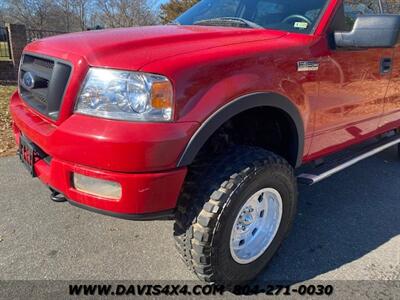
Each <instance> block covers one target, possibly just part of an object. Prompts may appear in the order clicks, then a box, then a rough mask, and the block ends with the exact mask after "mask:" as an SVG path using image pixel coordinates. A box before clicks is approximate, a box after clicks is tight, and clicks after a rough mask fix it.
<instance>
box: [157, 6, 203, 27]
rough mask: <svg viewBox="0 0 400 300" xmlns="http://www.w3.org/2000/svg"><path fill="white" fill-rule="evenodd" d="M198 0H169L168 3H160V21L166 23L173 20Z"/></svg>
mask: <svg viewBox="0 0 400 300" xmlns="http://www.w3.org/2000/svg"><path fill="white" fill-rule="evenodd" d="M199 1H200V0H171V1H169V2H168V3H165V4H162V5H161V7H160V19H161V22H162V23H164V24H166V23H169V22H171V21H173V20H175V19H176V18H177V17H179V16H180V15H181V14H182V13H183V12H185V11H187V10H188V9H189V8H191V7H192V6H193V5H195V4H196V3H197V2H199Z"/></svg>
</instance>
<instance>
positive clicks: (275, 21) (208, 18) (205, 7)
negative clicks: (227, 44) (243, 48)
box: [176, 0, 329, 33]
mask: <svg viewBox="0 0 400 300" xmlns="http://www.w3.org/2000/svg"><path fill="white" fill-rule="evenodd" d="M328 1H329V0H306V1H299V0H202V1H200V2H199V3H197V4H196V5H195V6H193V7H192V8H191V9H189V10H188V11H186V12H185V13H184V14H182V15H181V16H180V17H179V18H177V19H176V23H177V24H181V25H198V26H232V27H243V28H269V29H278V30H285V31H290V32H300V33H311V32H312V31H313V28H314V27H315V26H316V25H317V22H318V19H319V17H320V15H321V13H322V12H323V10H324V8H325V6H326V4H327V2H328Z"/></svg>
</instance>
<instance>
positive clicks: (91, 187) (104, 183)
mask: <svg viewBox="0 0 400 300" xmlns="http://www.w3.org/2000/svg"><path fill="white" fill-rule="evenodd" d="M73 182H74V187H75V189H77V190H78V191H80V192H83V193H87V194H91V195H94V196H99V197H103V198H109V199H116V200H117V199H121V195H122V188H121V185H120V184H119V183H118V182H114V181H109V180H104V179H98V178H93V177H88V176H84V175H81V174H77V173H74V174H73Z"/></svg>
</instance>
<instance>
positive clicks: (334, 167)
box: [297, 134, 400, 185]
mask: <svg viewBox="0 0 400 300" xmlns="http://www.w3.org/2000/svg"><path fill="white" fill-rule="evenodd" d="M397 144H400V135H399V134H396V135H394V136H391V137H389V138H385V139H383V140H381V141H380V142H378V143H375V144H373V145H370V146H367V147H365V148H364V149H362V150H361V151H358V152H357V153H355V154H354V155H352V156H350V157H347V158H344V159H341V160H338V161H335V162H333V163H330V164H328V165H322V166H321V167H318V168H316V169H314V170H312V171H313V172H312V173H313V174H308V173H303V174H300V175H299V176H298V177H297V180H298V182H299V183H301V184H306V185H313V184H315V183H318V182H320V181H322V180H324V179H326V178H328V177H330V176H332V175H334V174H336V173H338V172H340V171H343V170H344V169H346V168H348V167H351V166H352V165H355V164H356V163H358V162H360V161H362V160H364V159H366V158H368V157H371V156H373V155H375V154H377V153H379V152H382V151H384V150H386V149H388V148H390V147H392V146H394V145H397Z"/></svg>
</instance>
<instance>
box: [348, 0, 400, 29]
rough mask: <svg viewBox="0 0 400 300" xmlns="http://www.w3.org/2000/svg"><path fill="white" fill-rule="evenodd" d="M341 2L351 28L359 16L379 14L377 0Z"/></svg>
mask: <svg viewBox="0 0 400 300" xmlns="http://www.w3.org/2000/svg"><path fill="white" fill-rule="evenodd" d="M396 1H398V0H396ZM343 3H344V14H345V18H346V27H347V28H348V29H351V28H353V26H354V22H355V21H356V19H357V18H358V17H359V16H362V15H379V14H381V9H380V6H379V0H344V1H343Z"/></svg>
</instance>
